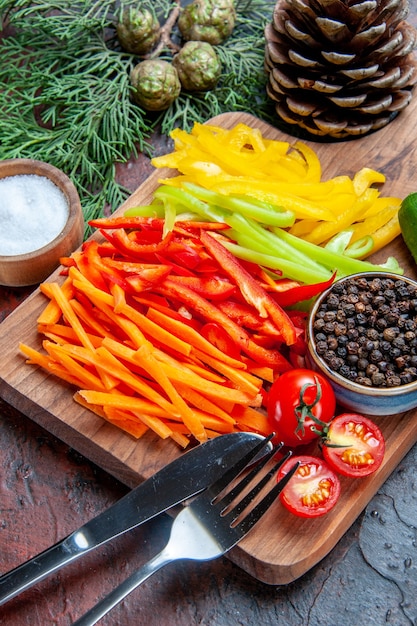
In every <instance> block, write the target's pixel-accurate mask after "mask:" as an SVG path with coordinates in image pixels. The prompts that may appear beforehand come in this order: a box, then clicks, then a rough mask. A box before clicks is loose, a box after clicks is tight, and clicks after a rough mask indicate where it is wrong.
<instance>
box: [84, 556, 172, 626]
mask: <svg viewBox="0 0 417 626" xmlns="http://www.w3.org/2000/svg"><path fill="white" fill-rule="evenodd" d="M172 560H173V559H172V557H170V556H169V554H168V552H167V551H166V550H165V548H164V549H163V550H162V551H161V552H160V553H159V554H157V555H156V556H154V557H153V558H152V559H150V561H148V562H147V563H145V565H143V566H142V567H141V568H140V569H138V570H136V571H135V572H133V574H131V575H130V576H129V577H128V578H126V580H124V581H123V582H122V583H121V584H120V585H119V586H118V587H116V588H115V589H113V590H112V591H111V592H110V593H109V594H108V595H107V596H105V597H104V598H103V599H102V600H100V601H99V602H98V603H97V604H96V605H95V606H93V607H92V608H91V609H90V610H89V611H87V613H85V614H84V615H83V616H82V617H80V618H79V619H78V620H77V621H76V622H74V623H73V625H72V626H93V624H97V622H98V621H99V620H100V619H101V618H102V617H104V616H105V615H106V614H107V613H108V612H109V611H111V610H112V609H113V608H114V607H115V606H116V605H117V604H119V602H121V601H122V600H124V598H126V596H128V595H129V593H131V592H132V591H134V590H135V589H136V587H139V585H141V584H142V583H143V582H145V580H147V579H148V578H149V577H150V576H152V574H155V572H157V571H158V570H159V569H161V567H164V565H167V564H168V563H170V562H171V561H172Z"/></svg>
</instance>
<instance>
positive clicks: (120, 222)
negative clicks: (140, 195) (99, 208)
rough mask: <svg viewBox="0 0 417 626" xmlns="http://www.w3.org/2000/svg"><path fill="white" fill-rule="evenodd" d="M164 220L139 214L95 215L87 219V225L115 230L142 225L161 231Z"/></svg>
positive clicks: (135, 227)
mask: <svg viewBox="0 0 417 626" xmlns="http://www.w3.org/2000/svg"><path fill="white" fill-rule="evenodd" d="M164 222H165V220H164V219H163V218H159V217H141V216H139V215H137V216H132V217H125V216H116V217H115V216H110V217H97V218H96V219H93V220H89V222H88V225H89V226H91V227H92V228H98V229H100V230H101V229H106V230H107V229H111V230H116V229H118V228H127V229H131V228H134V229H141V228H143V227H144V226H148V227H151V228H152V229H153V230H159V231H160V232H162V229H163V227H164Z"/></svg>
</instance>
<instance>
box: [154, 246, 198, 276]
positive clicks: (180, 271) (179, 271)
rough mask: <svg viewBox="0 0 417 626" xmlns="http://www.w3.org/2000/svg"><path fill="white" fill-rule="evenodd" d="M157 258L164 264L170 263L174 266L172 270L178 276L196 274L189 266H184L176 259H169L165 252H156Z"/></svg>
mask: <svg viewBox="0 0 417 626" xmlns="http://www.w3.org/2000/svg"><path fill="white" fill-rule="evenodd" d="M155 258H156V259H157V260H158V261H159V262H160V263H162V265H169V266H170V267H171V268H172V271H173V272H174V273H175V274H176V275H178V276H195V272H193V271H192V270H190V269H189V268H188V267H183V266H182V265H179V264H178V263H175V261H173V260H172V259H169V258H168V257H167V256H165V255H163V254H159V253H158V252H156V253H155Z"/></svg>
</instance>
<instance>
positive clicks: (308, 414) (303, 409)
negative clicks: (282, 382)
mask: <svg viewBox="0 0 417 626" xmlns="http://www.w3.org/2000/svg"><path fill="white" fill-rule="evenodd" d="M314 381H315V384H314V385H313V384H311V383H306V384H305V385H303V386H302V387H301V389H300V400H299V404H298V405H297V406H296V407H295V409H294V412H295V416H296V418H297V428H296V429H295V432H296V433H298V432H301V434H302V435H304V424H305V421H306V419H307V418H310V419H311V420H312V421H313V422H314V423H315V424H317V426H319V427H320V430H319V429H318V428H312V429H311V430H312V431H313V432H314V433H316V434H317V435H319V436H320V435H322V434H323V432H324V429H325V428H326V426H327V424H326V422H323V421H322V420H320V419H319V418H318V417H316V416H315V415H314V413H313V409H314V407H315V406H316V404H317V403H318V402H320V400H321V396H322V390H321V384H320V381H319V380H318V378H317V377H316V376H315V377H314ZM314 386H315V388H316V395H315V397H314V400H313V402H311V403H310V404H308V403H307V402H306V400H305V394H306V392H307V390H308V389H310V388H311V387H314Z"/></svg>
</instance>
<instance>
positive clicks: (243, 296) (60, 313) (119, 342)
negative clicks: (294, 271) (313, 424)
mask: <svg viewBox="0 0 417 626" xmlns="http://www.w3.org/2000/svg"><path fill="white" fill-rule="evenodd" d="M92 224H94V225H95V226H97V227H99V228H100V231H101V233H102V235H103V238H104V240H103V241H101V242H99V241H96V240H95V239H92V240H89V241H88V242H86V243H85V244H84V245H83V247H82V249H81V250H80V251H76V252H74V253H73V254H72V255H71V256H70V257H65V258H63V259H61V262H62V264H63V269H62V274H63V275H66V278H65V279H64V282H63V283H62V284H58V283H57V282H53V283H49V282H46V283H43V284H42V285H41V291H42V292H43V293H44V294H45V296H46V297H47V298H48V299H49V303H48V304H47V305H46V307H45V310H44V311H43V312H42V313H41V315H40V316H39V319H38V330H39V332H40V333H41V334H42V335H43V336H44V338H45V339H44V342H43V349H44V351H45V353H43V352H41V351H36V350H34V349H33V348H31V347H30V346H27V345H25V344H22V345H21V346H20V347H21V350H22V352H23V353H24V354H25V355H26V356H27V359H28V362H29V363H33V364H36V365H38V366H41V367H43V368H45V369H46V370H47V371H48V372H51V373H53V374H54V375H55V376H57V377H60V378H62V379H63V380H65V381H66V382H69V383H70V384H72V385H75V386H76V388H77V391H76V393H75V395H74V398H75V400H76V401H77V402H79V403H80V404H82V405H83V406H86V407H88V408H89V409H91V410H92V411H93V412H95V413H96V414H97V415H99V416H100V417H102V418H104V419H106V420H108V421H110V422H111V423H113V424H115V425H116V426H117V427H118V428H122V429H124V430H125V431H126V432H129V433H130V434H131V435H133V436H134V437H139V436H143V435H144V434H145V433H146V432H148V431H152V432H155V433H157V434H158V435H159V436H161V437H171V438H172V439H173V440H174V441H176V442H177V443H178V444H179V445H181V446H184V447H185V446H186V445H188V443H189V441H190V439H191V438H194V439H196V440H198V441H204V440H206V439H207V438H208V437H213V436H216V435H218V434H219V433H222V432H231V431H233V430H242V429H244V430H247V429H248V428H249V429H253V430H255V431H256V432H261V433H262V434H267V432H268V430H269V427H268V424H267V421H266V417H265V415H264V413H263V412H259V411H258V409H259V407H261V406H262V403H263V401H264V392H265V387H264V385H265V384H267V383H270V382H272V381H273V379H274V377H276V376H277V375H279V373H280V372H283V371H286V370H287V369H290V368H291V367H292V363H293V362H294V361H297V360H298V359H300V358H302V357H303V355H304V354H305V349H304V348H303V345H304V346H305V316H304V315H303V313H302V312H299V313H298V314H297V315H296V314H295V312H294V311H286V310H284V308H283V307H282V306H281V304H280V303H279V300H278V298H277V295H279V297H284V295H285V294H287V299H289V300H291V301H292V302H295V301H296V300H297V297H298V296H297V294H299V295H300V296H301V297H302V298H304V297H307V296H308V297H311V295H312V294H314V293H317V292H318V291H320V290H321V289H322V288H323V285H322V284H320V285H317V286H316V287H315V286H313V285H308V286H307V291H304V290H302V291H298V290H299V289H302V287H301V286H300V285H299V283H297V282H295V281H289V280H287V279H281V278H280V277H279V275H278V274H277V275H275V276H274V275H273V274H272V273H267V272H265V270H263V269H261V268H259V267H258V266H256V265H254V264H251V263H245V262H241V261H239V260H238V259H236V258H235V257H234V256H233V255H232V254H231V253H230V252H229V251H228V250H227V249H226V248H225V247H224V246H223V245H222V241H221V239H218V237H219V236H220V235H219V233H216V232H215V230H214V229H213V227H212V225H211V224H210V222H207V223H206V222H201V221H198V222H196V223H195V222H193V221H190V222H181V223H174V225H173V227H172V229H171V230H170V231H169V232H168V233H166V232H165V224H164V220H161V219H132V218H131V217H128V218H125V217H123V218H118V217H115V218H102V219H99V220H94V222H92ZM221 230H222V229H221V228H220V231H221ZM291 294H292V295H291Z"/></svg>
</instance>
